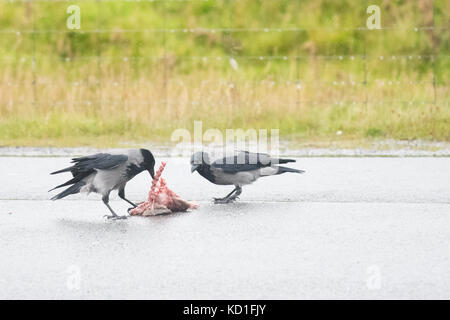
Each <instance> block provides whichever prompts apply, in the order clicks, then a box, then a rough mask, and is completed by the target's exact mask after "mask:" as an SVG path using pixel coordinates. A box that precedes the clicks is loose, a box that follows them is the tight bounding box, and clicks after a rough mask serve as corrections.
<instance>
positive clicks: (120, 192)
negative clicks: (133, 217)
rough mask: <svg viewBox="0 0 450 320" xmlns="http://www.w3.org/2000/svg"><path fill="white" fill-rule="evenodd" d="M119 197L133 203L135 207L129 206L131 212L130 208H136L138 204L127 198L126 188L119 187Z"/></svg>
mask: <svg viewBox="0 0 450 320" xmlns="http://www.w3.org/2000/svg"><path fill="white" fill-rule="evenodd" d="M118 194H119V197H120V198H121V199H122V200H125V201H126V202H128V203H129V204H131V205H132V206H133V207H132V208H128V210H127V211H128V212H130V210H132V209H134V208H136V207H137V205H136V204H134V203H133V202H131V201H130V200H128V199H127V198H125V188H122V189H119V193H118Z"/></svg>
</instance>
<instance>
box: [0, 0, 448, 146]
mask: <svg viewBox="0 0 450 320" xmlns="http://www.w3.org/2000/svg"><path fill="white" fill-rule="evenodd" d="M73 3H77V2H76V1H73ZM433 3H434V8H433V5H432V4H433ZM78 4H79V5H80V7H81V12H82V20H81V21H82V28H81V30H79V31H73V32H72V31H71V32H69V31H68V30H67V29H66V27H65V20H66V18H67V14H66V11H65V9H66V8H67V5H68V4H67V3H65V2H57V3H49V2H39V1H37V2H33V3H22V2H14V3H9V2H0V31H2V30H3V31H5V30H14V32H3V33H1V36H2V37H1V38H0V70H2V72H1V73H0V145H7V146H14V145H36V146H76V145H90V146H117V145H122V144H129V143H130V142H132V143H137V144H138V143H142V142H145V141H160V142H164V141H168V140H169V137H170V136H171V133H172V132H173V130H175V129H177V128H187V129H190V130H192V126H193V122H194V121H195V120H202V121H203V127H204V129H205V130H206V129H208V128H217V129H219V130H222V131H224V130H225V129H227V128H243V129H249V128H254V129H259V128H267V129H271V128H277V129H279V130H280V134H281V137H282V139H287V140H295V141H305V142H306V141H315V143H316V144H317V145H323V144H324V143H330V144H332V143H335V142H336V141H337V142H339V141H342V142H343V141H345V144H348V143H349V141H350V142H352V141H353V143H354V145H355V146H356V145H360V144H361V143H365V141H370V140H373V139H425V140H440V141H450V90H449V89H450V85H449V83H450V72H449V71H450V58H449V43H450V41H449V38H450V30H449V28H448V26H449V25H450V4H449V2H448V1H442V0H435V1H434V2H433V1H430V0H419V1H416V2H413V1H400V0H397V1H389V2H387V1H381V0H380V1H378V0H374V1H372V2H371V4H379V5H380V7H381V8H382V16H381V17H382V26H383V27H385V28H387V29H386V30H376V31H361V30H355V28H360V27H364V26H365V19H366V18H367V14H366V13H365V7H364V6H363V4H364V1H356V0H355V1H350V0H348V1H334V0H316V1H292V0H291V1H288V0H274V1H262V0H245V1H236V0H227V1H221V0H215V1H213V0H211V1H189V2H177V1H170V2H153V3H152V2H146V1H141V2H126V1H113V2H100V3H96V2H90V1H81V2H79V3H78ZM433 12H434V24H435V26H436V27H437V28H438V29H436V31H430V30H426V29H420V30H417V31H414V30H413V28H414V27H417V26H430V25H432V24H433ZM294 27H295V28H304V29H305V30H304V31H296V32H289V31H283V32H278V31H277V28H294ZM445 27H446V28H445ZM33 28H34V29H36V30H53V31H54V32H53V31H52V32H37V33H29V32H27V30H28V31H29V30H32V29H33ZM98 28H99V29H102V30H110V31H109V32H100V33H96V32H83V31H84V30H85V31H86V30H92V29H98ZM191 28H208V29H217V28H273V29H270V30H268V31H267V32H266V31H264V30H263V31H260V32H243V31H242V32H227V31H215V32H212V31H206V30H197V31H195V32H190V29H191ZM345 28H350V29H351V30H348V29H345ZM121 29H158V30H159V29H166V30H167V32H121ZM172 29H173V30H175V31H176V30H178V31H176V32H171V31H170V30H172ZM183 29H186V32H184V30H183ZM16 31H21V32H20V33H19V34H17V33H16ZM364 52H366V54H367V58H366V59H363V58H362V56H363V54H364ZM432 55H435V56H436V58H435V59H434V60H433V59H432V58H431V56H432ZM331 56H332V57H331ZM230 57H232V59H233V60H230ZM260 57H263V58H260ZM270 57H276V58H275V59H271V58H270ZM296 57H300V58H296ZM326 57H328V58H326ZM219 58H220V59H219ZM33 59H34V60H35V62H33ZM365 80H367V83H366V82H365ZM433 81H434V82H435V86H433ZM338 132H339V134H337V133H338Z"/></svg>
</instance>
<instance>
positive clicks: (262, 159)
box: [240, 151, 295, 165]
mask: <svg viewBox="0 0 450 320" xmlns="http://www.w3.org/2000/svg"><path fill="white" fill-rule="evenodd" d="M240 154H245V155H246V156H248V157H249V159H250V163H256V162H258V163H261V164H263V165H266V164H269V163H270V165H273V164H282V163H289V162H295V159H282V158H272V157H271V156H270V155H269V154H267V153H254V152H249V151H240Z"/></svg>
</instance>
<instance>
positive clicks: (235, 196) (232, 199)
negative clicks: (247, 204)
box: [228, 186, 242, 201]
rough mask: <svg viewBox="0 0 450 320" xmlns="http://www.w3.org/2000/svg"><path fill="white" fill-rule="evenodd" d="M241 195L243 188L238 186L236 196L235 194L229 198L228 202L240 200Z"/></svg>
mask: <svg viewBox="0 0 450 320" xmlns="http://www.w3.org/2000/svg"><path fill="white" fill-rule="evenodd" d="M241 193H242V188H241V187H240V186H237V187H236V192H235V194H233V195H232V196H231V197H229V198H228V200H230V201H234V200H236V199H238V198H239V196H240V195H241Z"/></svg>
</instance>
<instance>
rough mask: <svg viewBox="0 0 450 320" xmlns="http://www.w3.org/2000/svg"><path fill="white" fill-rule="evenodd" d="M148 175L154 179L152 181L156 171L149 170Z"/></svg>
mask: <svg viewBox="0 0 450 320" xmlns="http://www.w3.org/2000/svg"><path fill="white" fill-rule="evenodd" d="M148 173H150V176H151V177H152V179H154V178H155V170H154V169H149V170H148Z"/></svg>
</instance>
